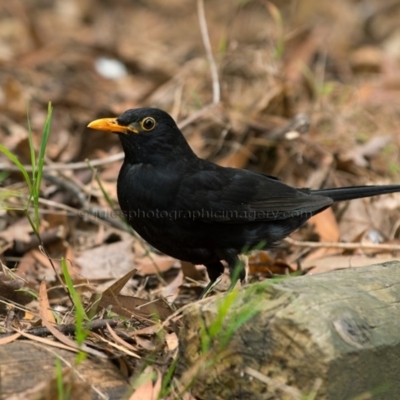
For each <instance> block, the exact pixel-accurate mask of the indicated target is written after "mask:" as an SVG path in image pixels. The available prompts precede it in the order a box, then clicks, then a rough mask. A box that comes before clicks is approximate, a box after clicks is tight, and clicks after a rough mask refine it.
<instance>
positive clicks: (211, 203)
mask: <svg viewBox="0 0 400 400" xmlns="http://www.w3.org/2000/svg"><path fill="white" fill-rule="evenodd" d="M177 199H179V201H177V202H176V203H175V205H176V207H177V210H178V211H183V212H186V213H190V212H192V213H193V216H192V217H193V218H196V219H200V220H204V221H209V222H226V223H238V222H248V221H272V220H282V219H287V218H292V217H297V218H302V217H304V218H305V219H308V218H310V217H311V216H312V215H314V214H315V213H316V212H317V211H321V210H323V209H324V208H326V207H328V206H330V205H331V204H332V203H333V200H332V199H331V198H329V197H325V196H318V195H313V194H310V193H309V192H307V191H305V190H301V189H300V190H299V189H296V188H293V187H291V186H288V185H286V184H284V183H282V182H281V181H279V180H277V179H274V178H272V177H269V176H267V175H262V174H258V173H253V172H251V171H247V170H238V169H234V168H220V167H219V168H217V169H213V170H200V171H197V172H195V173H193V174H189V175H187V176H185V177H184V178H183V179H182V181H181V185H180V188H179V191H178V196H177Z"/></svg>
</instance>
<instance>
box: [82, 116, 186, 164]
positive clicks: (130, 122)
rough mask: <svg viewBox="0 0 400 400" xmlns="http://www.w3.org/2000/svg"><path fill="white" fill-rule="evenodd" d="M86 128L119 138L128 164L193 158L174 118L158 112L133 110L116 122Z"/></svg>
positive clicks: (101, 121)
mask: <svg viewBox="0 0 400 400" xmlns="http://www.w3.org/2000/svg"><path fill="white" fill-rule="evenodd" d="M88 128H92V129H96V130H99V131H109V132H113V133H117V134H119V137H120V139H121V142H122V146H123V148H124V151H125V158H126V159H127V161H130V162H133V163H136V162H149V163H151V162H152V160H153V161H156V160H159V161H161V158H168V157H176V156H179V155H181V154H186V155H188V154H193V152H192V150H191V149H190V147H189V145H188V143H187V142H186V139H185V138H184V136H183V134H182V132H181V131H180V130H179V128H178V127H177V125H176V123H175V121H174V120H173V118H172V117H171V116H170V115H169V114H168V113H166V112H165V111H162V110H160V109H158V108H136V109H131V110H127V111H125V112H124V113H123V114H121V115H120V116H119V117H117V118H101V119H97V120H95V121H92V122H90V124H89V125H88Z"/></svg>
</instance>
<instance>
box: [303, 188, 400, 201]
mask: <svg viewBox="0 0 400 400" xmlns="http://www.w3.org/2000/svg"><path fill="white" fill-rule="evenodd" d="M310 192H311V194H314V195H319V196H327V197H330V198H331V199H332V200H334V201H343V200H353V199H361V198H362V197H371V196H377V195H379V194H388V193H395V192H400V185H380V186H350V187H342V188H332V189H318V190H311V191H310Z"/></svg>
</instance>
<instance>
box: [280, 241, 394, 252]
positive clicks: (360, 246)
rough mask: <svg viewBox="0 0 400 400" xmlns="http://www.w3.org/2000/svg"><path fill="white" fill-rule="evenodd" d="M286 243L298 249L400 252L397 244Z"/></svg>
mask: <svg viewBox="0 0 400 400" xmlns="http://www.w3.org/2000/svg"><path fill="white" fill-rule="evenodd" d="M284 241H285V242H286V243H288V244H290V245H292V246H296V247H309V248H312V249H319V248H334V249H345V250H358V249H363V250H386V251H400V245H398V244H397V245H396V244H373V243H371V244H367V243H361V242H360V243H339V242H307V241H304V242H303V241H301V240H294V239H291V238H286V239H284Z"/></svg>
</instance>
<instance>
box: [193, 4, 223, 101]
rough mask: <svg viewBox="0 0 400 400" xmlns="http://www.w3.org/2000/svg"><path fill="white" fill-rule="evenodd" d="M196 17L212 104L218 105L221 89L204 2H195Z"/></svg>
mask: <svg viewBox="0 0 400 400" xmlns="http://www.w3.org/2000/svg"><path fill="white" fill-rule="evenodd" d="M197 16H198V18H199V25H200V32H201V38H202V40H203V45H204V48H205V50H206V56H207V60H208V63H209V64H210V70H211V79H212V88H213V104H218V103H219V102H220V101H221V87H220V84H219V78H218V68H217V64H216V63H215V59H214V56H213V54H212V49H211V42H210V37H209V35H208V28H207V21H206V14H205V11H204V1H203V0H197Z"/></svg>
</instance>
